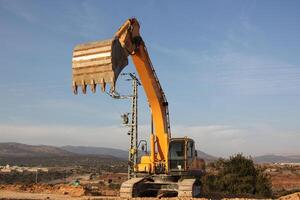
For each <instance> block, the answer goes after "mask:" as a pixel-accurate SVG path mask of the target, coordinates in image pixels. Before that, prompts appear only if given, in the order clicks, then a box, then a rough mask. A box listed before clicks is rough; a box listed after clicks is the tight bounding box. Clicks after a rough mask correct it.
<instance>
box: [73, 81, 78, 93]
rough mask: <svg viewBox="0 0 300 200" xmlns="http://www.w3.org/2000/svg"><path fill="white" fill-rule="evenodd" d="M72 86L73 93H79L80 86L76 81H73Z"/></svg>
mask: <svg viewBox="0 0 300 200" xmlns="http://www.w3.org/2000/svg"><path fill="white" fill-rule="evenodd" d="M72 87H73V93H74V94H78V86H77V85H76V83H75V82H74V81H73V85H72Z"/></svg>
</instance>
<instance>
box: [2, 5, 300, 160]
mask: <svg viewBox="0 0 300 200" xmlns="http://www.w3.org/2000/svg"><path fill="white" fill-rule="evenodd" d="M299 9H300V2H299V1H296V0H295V1H292V0H291V1H267V0H266V1H254V0H253V1H238V0H236V1H188V2H184V1H151V0H150V1H130V2H126V1H70V0H69V1H67V0H65V1H58V0H57V1H55V0H52V1H31V0H27V1H15V0H0V45H1V48H0V91H1V92H0V99H1V104H0V141H1V142H8V141H14V142H24V143H29V144H51V145H58V146H59V145H67V144H71V145H92V146H105V147H115V148H121V149H126V148H127V146H128V141H129V138H128V136H127V135H126V128H124V127H122V126H121V125H120V117H119V115H120V114H121V113H123V112H127V111H129V110H130V102H128V101H125V100H124V101H117V100H112V99H111V98H110V97H108V96H107V95H105V94H103V93H101V92H98V93H96V94H91V93H89V94H88V95H86V96H84V95H78V96H74V95H73V94H72V90H71V56H72V49H73V47H74V46H75V45H76V44H79V43H84V42H89V41H94V40H102V39H107V38H111V37H112V36H113V34H114V32H115V31H116V30H117V29H118V28H119V26H121V25H122V23H123V22H124V21H125V20H126V19H127V18H130V17H136V18H138V20H139V21H140V24H141V34H142V36H143V38H144V40H145V42H146V45H147V47H148V50H149V53H150V57H151V59H152V62H153V64H154V66H155V69H156V71H157V74H158V77H159V79H160V81H161V84H162V86H163V88H164V91H165V93H166V95H167V99H168V101H169V105H170V114H171V124H172V127H171V128H172V135H173V136H184V135H188V136H190V137H192V138H194V139H195V141H196V142H197V148H198V149H201V150H203V151H205V152H207V153H210V154H213V155H217V156H228V155H232V154H234V153H238V152H243V153H244V154H246V155H262V154H269V153H273V154H283V155H286V154H300V145H299V140H300V56H299V52H300V37H299V35H300V12H299ZM125 71H128V72H133V71H134V67H133V65H132V64H130V65H129V66H128V67H127V68H126V70H125ZM117 87H118V90H119V91H120V92H121V93H123V94H126V93H128V92H129V90H130V84H128V83H127V82H125V81H124V80H122V79H120V80H118V85H117ZM139 105H140V110H139V122H140V137H141V138H146V139H147V138H148V136H149V131H150V129H149V122H150V119H149V115H150V114H149V109H148V106H147V102H146V99H145V95H144V93H143V91H142V88H140V101H139Z"/></svg>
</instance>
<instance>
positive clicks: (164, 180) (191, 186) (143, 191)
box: [120, 175, 200, 198]
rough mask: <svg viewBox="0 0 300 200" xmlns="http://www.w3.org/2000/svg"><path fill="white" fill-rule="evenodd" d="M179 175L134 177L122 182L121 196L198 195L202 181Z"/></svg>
mask: <svg viewBox="0 0 300 200" xmlns="http://www.w3.org/2000/svg"><path fill="white" fill-rule="evenodd" d="M178 178H179V177H173V176H165V177H164V175H157V176H155V175H152V176H149V177H142V178H132V179H130V180H128V181H125V182H124V183H122V185H121V188H120V197H123V198H133V197H177V196H178V197H188V198H192V197H198V196H199V195H200V181H199V180H198V179H196V178H186V179H182V177H181V179H180V180H178Z"/></svg>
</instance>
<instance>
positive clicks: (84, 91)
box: [81, 81, 86, 94]
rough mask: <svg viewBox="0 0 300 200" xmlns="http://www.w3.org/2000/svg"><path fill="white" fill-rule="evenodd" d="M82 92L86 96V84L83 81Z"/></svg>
mask: <svg viewBox="0 0 300 200" xmlns="http://www.w3.org/2000/svg"><path fill="white" fill-rule="evenodd" d="M81 90H82V93H83V94H86V84H85V82H84V81H82V83H81Z"/></svg>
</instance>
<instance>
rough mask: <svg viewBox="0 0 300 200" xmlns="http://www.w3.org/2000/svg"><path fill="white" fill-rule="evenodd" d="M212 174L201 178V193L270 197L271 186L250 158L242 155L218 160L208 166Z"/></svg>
mask: <svg viewBox="0 0 300 200" xmlns="http://www.w3.org/2000/svg"><path fill="white" fill-rule="evenodd" d="M210 168H211V169H212V171H213V173H210V174H206V175H205V176H203V178H202V185H203V192H204V193H206V194H211V193H218V194H220V193H221V194H224V195H237V196H256V197H271V195H272V192H271V184H270V180H269V179H268V177H266V176H265V175H264V174H263V173H262V171H261V170H260V169H256V168H255V165H254V163H253V161H252V159H251V158H246V157H244V156H243V155H242V154H237V155H235V156H231V157H230V158H229V160H223V159H221V160H218V161H216V162H214V163H212V164H210Z"/></svg>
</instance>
